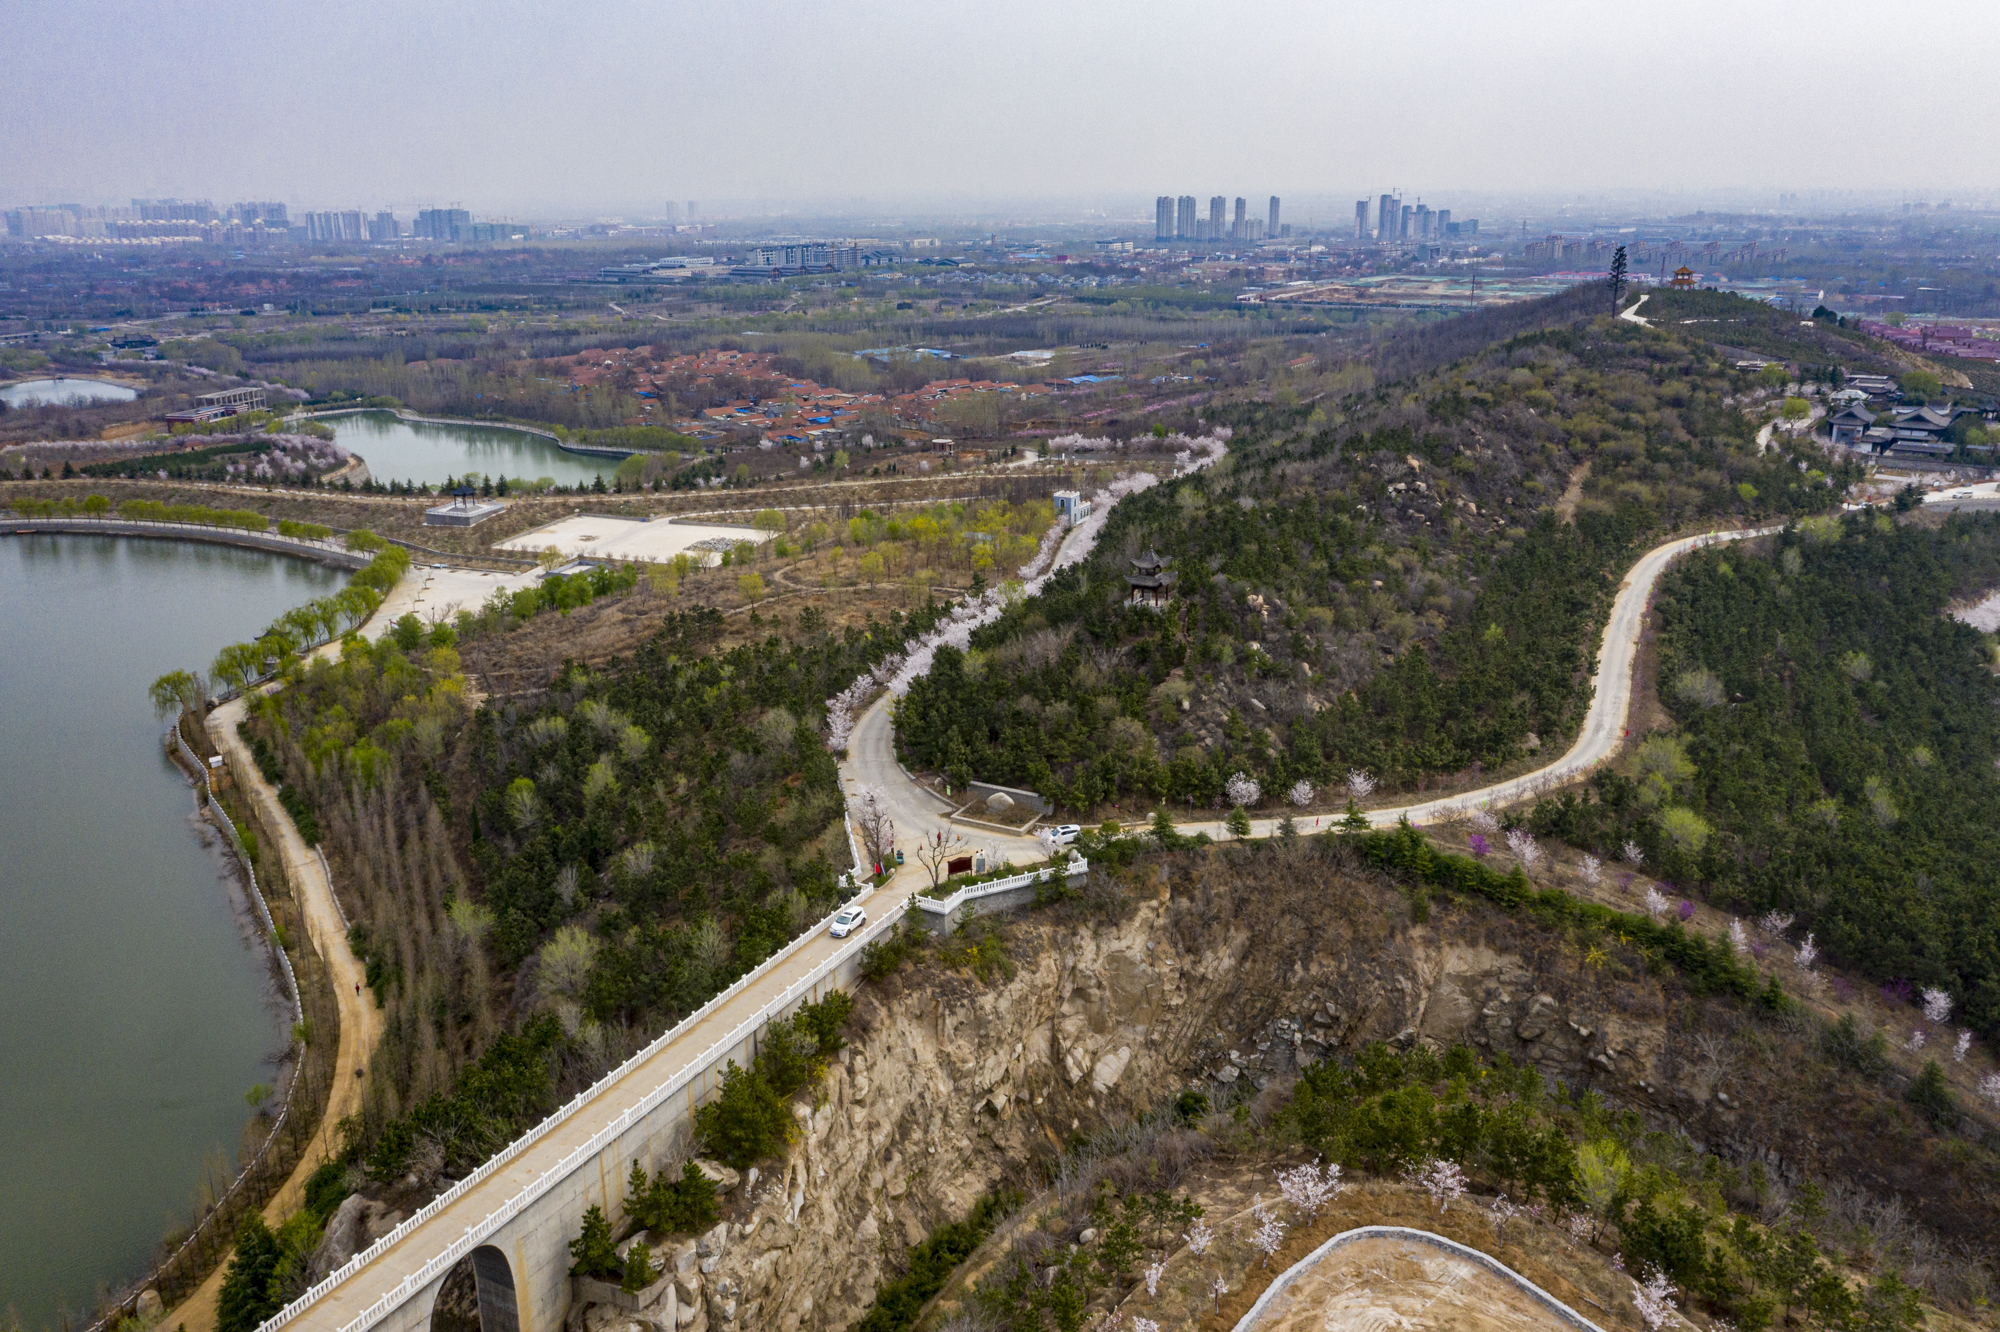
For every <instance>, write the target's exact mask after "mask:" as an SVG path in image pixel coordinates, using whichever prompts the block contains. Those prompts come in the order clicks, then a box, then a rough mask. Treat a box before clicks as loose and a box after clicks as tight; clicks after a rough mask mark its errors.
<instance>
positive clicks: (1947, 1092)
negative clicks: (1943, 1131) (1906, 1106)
mask: <svg viewBox="0 0 2000 1332" xmlns="http://www.w3.org/2000/svg"><path fill="white" fill-rule="evenodd" d="M1906 1094H1907V1095H1908V1097H1909V1100H1910V1104H1911V1105H1914V1106H1915V1107H1916V1108H1917V1109H1918V1111H1919V1112H1921V1113H1922V1115H1923V1116H1924V1118H1925V1119H1928V1120H1930V1122H1931V1123H1932V1124H1934V1125H1936V1126H1938V1127H1939V1128H1942V1127H1944V1126H1945V1125H1946V1124H1949V1123H1951V1122H1953V1121H1954V1120H1956V1119H1957V1118H1958V1103H1957V1102H1956V1101H1954V1100H1953V1099H1952V1096H1951V1085H1950V1084H1949V1083H1947V1082H1946V1081H1945V1078H1944V1069H1943V1067H1941V1066H1940V1065H1939V1064H1938V1061H1937V1060H1935V1059H1927V1060H1925V1061H1924V1067H1923V1071H1922V1072H1921V1073H1919V1074H1917V1076H1916V1080H1915V1081H1914V1082H1912V1083H1911V1084H1910V1090H1909V1091H1908V1092H1907V1093H1906Z"/></svg>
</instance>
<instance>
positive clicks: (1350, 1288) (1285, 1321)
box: [1237, 1236, 1576, 1332]
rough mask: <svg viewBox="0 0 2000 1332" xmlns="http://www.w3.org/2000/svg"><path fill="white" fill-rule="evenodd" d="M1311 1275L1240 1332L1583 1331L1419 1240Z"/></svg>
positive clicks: (1384, 1244)
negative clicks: (1394, 1331)
mask: <svg viewBox="0 0 2000 1332" xmlns="http://www.w3.org/2000/svg"><path fill="white" fill-rule="evenodd" d="M1300 1266H1301V1267H1302V1268H1303V1269H1304V1270H1302V1271H1299V1272H1297V1274H1296V1275H1292V1274H1290V1273H1288V1274H1287V1275H1288V1276H1292V1280H1291V1284H1290V1285H1288V1286H1287V1287H1285V1289H1284V1290H1283V1292H1282V1293H1280V1294H1278V1295H1276V1296H1274V1297H1273V1298H1272V1299H1271V1300H1270V1302H1269V1303H1268V1304H1266V1305H1265V1306H1264V1307H1263V1308H1262V1309H1261V1310H1258V1311H1256V1312H1255V1313H1253V1314H1251V1315H1249V1316H1247V1317H1245V1318H1244V1320H1243V1321H1242V1322H1241V1323H1239V1324H1237V1328H1238V1332H1251V1329H1255V1332H1308V1329H1310V1330H1311V1332H1388V1330H1389V1329H1393V1328H1416V1327H1421V1328H1437V1329H1447V1330H1450V1332H1543V1329H1548V1328H1566V1329H1570V1330H1571V1332H1575V1328H1576V1325H1575V1324H1572V1323H1570V1322H1568V1321H1567V1320H1565V1319H1563V1318H1562V1317H1561V1316H1560V1315H1559V1314H1557V1313H1556V1312H1555V1311H1553V1310H1551V1309H1550V1308H1549V1307H1548V1306H1546V1305H1544V1304H1543V1303H1542V1302H1541V1301H1539V1300H1537V1299H1536V1298H1535V1297H1534V1296H1533V1295H1532V1294H1531V1293H1530V1292H1529V1291H1528V1290H1527V1289H1526V1288H1525V1287H1523V1286H1522V1285H1520V1284H1518V1283H1517V1282H1515V1281H1510V1280H1508V1279H1507V1278H1505V1277H1503V1276H1500V1275H1498V1274H1497V1273H1495V1272H1493V1271H1491V1270H1490V1269H1488V1268H1486V1267H1484V1266H1481V1265H1480V1264H1478V1263H1475V1262H1473V1261H1472V1260H1471V1259H1469V1258H1462V1257H1459V1256H1458V1255H1456V1254H1453V1253H1450V1252H1447V1251H1446V1250H1444V1249H1441V1248H1433V1247H1431V1246H1430V1245H1428V1244H1424V1243H1421V1242H1419V1241H1417V1240H1414V1239H1401V1238H1392V1237H1388V1236H1380V1237H1377V1236H1369V1237H1365V1238H1360V1239H1356V1240H1353V1241H1351V1242H1350V1243H1347V1244H1343V1245H1341V1246H1340V1247H1338V1248H1335V1249H1332V1250H1330V1251H1329V1252H1327V1253H1326V1254H1324V1255H1322V1256H1321V1257H1319V1258H1318V1259H1307V1260H1306V1262H1305V1263H1302V1264H1301V1265H1300Z"/></svg>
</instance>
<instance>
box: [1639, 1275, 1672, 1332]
mask: <svg viewBox="0 0 2000 1332" xmlns="http://www.w3.org/2000/svg"><path fill="white" fill-rule="evenodd" d="M1673 1300H1674V1288H1673V1285H1672V1283H1670V1282H1669V1281H1668V1280H1667V1274H1666V1273H1665V1272H1662V1271H1661V1270H1660V1269H1659V1268H1657V1267H1651V1268H1648V1269H1646V1279H1645V1280H1644V1281H1643V1282H1639V1283H1636V1284H1635V1286H1634V1289H1633V1291H1632V1303H1633V1304H1634V1305H1636V1306H1637V1307H1638V1310H1639V1317H1640V1318H1641V1319H1642V1320H1643V1321H1644V1322H1645V1324H1646V1326H1647V1327H1649V1328H1651V1329H1652V1332H1660V1329H1661V1328H1662V1327H1665V1326H1666V1325H1667V1324H1668V1323H1669V1322H1670V1321H1672V1319H1673V1316H1674V1303H1673Z"/></svg>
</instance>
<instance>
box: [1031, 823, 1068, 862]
mask: <svg viewBox="0 0 2000 1332" xmlns="http://www.w3.org/2000/svg"><path fill="white" fill-rule="evenodd" d="M1035 842H1036V843H1037V844H1038V845H1039V846H1040V847H1041V848H1042V854H1043V855H1044V856H1046V857H1047V858H1048V859H1050V860H1055V859H1056V858H1058V857H1059V856H1061V855H1062V852H1063V846H1062V843H1061V842H1059V841H1057V840H1056V835H1055V834H1054V833H1053V832H1050V831H1049V830H1048V829H1047V828H1043V829H1042V830H1040V831H1039V832H1037V833H1036V834H1035Z"/></svg>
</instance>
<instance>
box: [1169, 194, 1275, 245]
mask: <svg viewBox="0 0 2000 1332" xmlns="http://www.w3.org/2000/svg"><path fill="white" fill-rule="evenodd" d="M1198 205H1199V201H1198V200H1197V199H1196V198H1195V196H1194V195H1192V194H1181V195H1172V194H1162V195H1159V196H1157V197H1155V198H1154V200H1153V239H1154V240H1163V241H1164V240H1182V241H1219V240H1237V241H1260V240H1263V239H1265V238H1266V237H1270V238H1276V237H1278V236H1282V235H1289V234H1290V233H1291V228H1290V227H1288V226H1286V225H1285V224H1284V223H1282V222H1281V221H1280V220H1279V213H1280V208H1281V205H1282V201H1281V200H1280V199H1279V198H1278V196H1277V195H1275V194H1274V195H1272V196H1271V199H1270V206H1269V210H1268V214H1267V217H1262V218H1253V217H1251V216H1250V200H1249V199H1248V198H1247V197H1245V196H1243V195H1237V196H1236V198H1235V208H1234V211H1233V212H1232V211H1231V209H1230V199H1229V197H1228V196H1226V195H1221V194H1215V195H1210V196H1209V200H1208V215H1207V216H1206V217H1203V216H1200V215H1199V214H1198V213H1197V212H1196V208H1197V207H1198Z"/></svg>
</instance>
